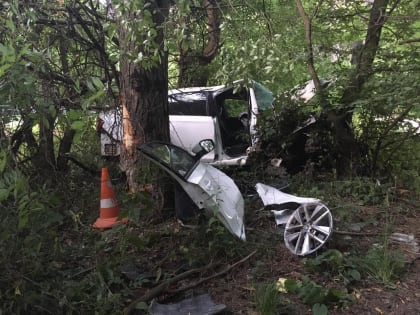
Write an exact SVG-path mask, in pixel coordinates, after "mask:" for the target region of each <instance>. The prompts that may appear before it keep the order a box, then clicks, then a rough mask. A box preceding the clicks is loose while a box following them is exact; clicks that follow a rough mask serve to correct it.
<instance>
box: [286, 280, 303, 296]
mask: <svg viewBox="0 0 420 315" xmlns="http://www.w3.org/2000/svg"><path fill="white" fill-rule="evenodd" d="M300 285H301V284H300V283H299V282H297V281H295V280H293V279H287V280H286V281H285V282H284V287H285V289H286V290H287V292H290V293H296V292H297V290H298V289H299V288H300Z"/></svg>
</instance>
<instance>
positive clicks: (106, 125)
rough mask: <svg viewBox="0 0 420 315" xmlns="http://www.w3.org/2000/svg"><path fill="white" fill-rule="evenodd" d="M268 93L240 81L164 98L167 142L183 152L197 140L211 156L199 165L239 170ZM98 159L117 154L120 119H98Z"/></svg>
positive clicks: (112, 113)
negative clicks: (204, 142) (207, 146)
mask: <svg viewBox="0 0 420 315" xmlns="http://www.w3.org/2000/svg"><path fill="white" fill-rule="evenodd" d="M273 101H274V97H273V93H272V92H271V91H270V90H269V89H267V88H266V87H264V86H263V85H262V84H260V83H258V82H255V81H251V82H249V84H245V82H244V81H243V80H239V81H235V82H233V83H232V84H229V85H219V86H210V87H191V88H180V89H173V90H170V91H169V92H168V110H169V131H170V142H171V143H172V144H174V145H177V146H179V147H181V148H184V149H185V150H187V151H188V152H190V153H192V148H193V147H194V146H195V145H196V144H197V143H198V142H199V141H200V140H202V139H211V140H212V141H213V143H214V150H212V151H211V152H209V153H207V154H205V155H204V156H202V160H203V161H204V162H207V163H211V164H214V165H244V164H246V161H247V157H248V154H249V153H250V152H252V151H254V150H256V149H257V146H258V135H257V131H256V125H257V116H258V114H259V113H260V112H261V111H264V110H266V109H271V108H272V107H273ZM98 120H99V123H98V126H99V127H100V128H99V130H98V131H99V132H100V133H101V154H102V156H117V155H119V154H120V144H121V139H122V132H121V130H122V126H121V113H119V111H117V110H115V109H113V110H109V111H107V112H102V113H100V115H99V119H98Z"/></svg>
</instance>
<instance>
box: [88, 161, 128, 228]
mask: <svg viewBox="0 0 420 315" xmlns="http://www.w3.org/2000/svg"><path fill="white" fill-rule="evenodd" d="M119 215H120V207H119V206H118V203H117V199H116V198H115V193H114V189H113V188H112V185H111V180H110V179H109V174H108V169H107V168H106V167H104V168H102V176H101V208H100V211H99V218H98V219H97V220H96V222H95V223H94V224H93V227H94V228H96V229H108V228H111V227H112V226H113V225H114V224H116V223H125V222H127V220H128V219H127V218H123V219H121V220H118V217H119Z"/></svg>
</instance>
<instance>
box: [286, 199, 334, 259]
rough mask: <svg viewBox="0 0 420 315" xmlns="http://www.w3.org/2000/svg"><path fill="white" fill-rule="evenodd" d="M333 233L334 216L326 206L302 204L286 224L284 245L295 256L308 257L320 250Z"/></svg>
mask: <svg viewBox="0 0 420 315" xmlns="http://www.w3.org/2000/svg"><path fill="white" fill-rule="evenodd" d="M332 231H333V219H332V215H331V212H330V210H329V209H328V208H327V207H326V206H325V205H324V204H322V203H312V204H302V205H301V206H299V208H297V209H296V210H295V211H294V212H293V213H292V215H291V216H290V218H289V220H288V221H287V223H286V226H285V231H284V243H285V244H286V246H287V248H288V249H289V250H290V251H291V252H292V253H293V254H295V255H299V256H306V255H309V254H311V253H314V252H316V251H317V250H318V249H320V248H321V247H322V246H323V245H324V244H325V243H326V241H327V240H328V238H329V237H330V235H331V233H332Z"/></svg>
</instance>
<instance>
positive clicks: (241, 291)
mask: <svg viewBox="0 0 420 315" xmlns="http://www.w3.org/2000/svg"><path fill="white" fill-rule="evenodd" d="M258 211H260V212H258V213H257V214H256V215H255V214H254V215H252V216H249V218H248V219H247V222H246V226H247V242H246V243H245V245H243V248H242V249H241V256H235V257H234V258H232V257H226V259H224V260H223V259H220V257H219V258H218V259H219V261H218V262H219V263H220V262H222V264H221V266H220V268H215V270H212V271H210V272H209V273H207V274H200V275H198V276H197V275H195V276H194V277H195V278H186V279H184V280H182V281H180V282H178V283H176V284H174V285H173V286H171V288H169V291H170V292H175V291H176V290H177V289H179V288H180V287H183V286H185V285H189V284H191V283H194V282H196V281H197V280H203V279H205V278H206V277H207V276H208V275H209V274H210V275H211V274H216V273H217V272H219V271H220V270H223V268H224V267H226V266H229V265H232V264H234V263H235V262H237V261H239V260H240V259H241V258H243V257H245V256H247V254H249V253H251V252H253V251H254V250H256V253H255V254H254V255H252V257H250V258H249V259H247V260H246V261H245V262H243V263H241V264H239V265H237V266H235V267H233V268H232V269H230V270H229V271H228V272H226V273H223V274H221V275H220V276H215V277H214V278H212V279H206V280H205V281H203V282H202V283H201V284H200V285H197V286H194V287H193V288H191V289H190V290H185V291H182V292H181V293H170V292H169V293H168V292H166V294H164V295H161V296H160V297H159V298H158V299H157V301H158V302H159V303H171V302H176V301H179V300H182V298H183V297H184V298H185V297H187V296H191V295H197V294H201V293H209V294H210V296H211V297H212V299H213V301H214V302H215V303H216V304H224V305H226V309H227V311H225V313H224V314H249V315H252V314H258V312H257V311H256V306H255V298H254V296H255V288H256V284H257V283H262V282H274V281H276V280H277V279H278V278H289V279H296V280H298V279H301V278H302V277H303V276H305V275H308V276H310V278H311V279H313V280H314V281H316V283H317V284H320V285H322V286H323V287H328V288H330V287H337V286H340V285H341V286H342V283H340V281H341V280H339V279H337V278H336V277H335V276H333V275H329V274H328V273H323V274H320V273H309V272H308V271H307V269H305V265H304V259H303V258H300V257H297V256H295V255H293V254H291V253H290V252H289V251H288V250H287V248H286V247H285V245H284V243H283V239H282V236H281V235H280V234H279V232H278V230H277V228H276V226H275V224H274V219H273V218H272V217H271V215H270V214H269V211H267V210H258ZM264 211H266V212H264ZM332 212H334V211H332ZM333 216H334V213H333ZM372 218H374V219H375V222H376V223H375V224H366V226H364V228H363V229H362V230H360V231H359V232H349V233H347V232H345V231H344V230H346V228H348V225H344V226H340V222H337V223H335V224H336V226H335V229H338V230H340V231H341V232H337V233H334V234H333V235H332V236H331V239H330V242H329V244H328V245H327V247H328V248H335V249H338V250H339V251H341V252H343V253H344V252H349V251H352V249H355V248H357V250H358V252H359V253H360V254H363V253H364V252H367V250H368V249H369V248H372V246H373V245H374V244H375V243H377V242H378V241H380V240H379V235H380V234H381V233H383V229H384V225H385V220H386V221H387V222H388V221H389V217H388V216H385V215H384V211H383V209H381V208H375V207H364V208H362V211H361V212H360V213H358V217H355V218H354V219H355V220H358V219H361V220H365V221H367V220H368V219H372ZM391 226H392V232H397V233H404V234H413V235H414V237H415V240H416V241H417V243H418V244H419V245H420V209H418V208H416V207H415V206H413V203H411V206H407V211H405V212H401V211H399V212H398V216H395V217H393V218H392V224H391ZM165 229H167V230H166V232H164V233H165V235H167V239H166V241H164V242H161V243H160V248H154V249H153V252H154V253H156V257H153V255H151V253H149V255H148V257H149V262H150V261H157V260H159V259H165V258H162V257H160V256H159V255H160V254H159V253H170V252H171V251H172V252H174V251H178V250H179V248H184V249H185V248H187V247H188V246H189V244H190V242H191V240H189V237H191V235H193V234H191V233H192V232H191V231H189V230H188V229H186V228H183V227H180V226H179V225H178V224H177V223H176V221H175V220H172V221H171V222H166V224H165ZM163 230H164V229H162V231H163ZM390 246H391V247H392V249H393V250H398V251H399V252H401V253H403V256H404V261H405V263H406V265H405V270H406V273H405V275H404V276H402V277H401V279H399V280H398V281H396V282H395V283H393V285H392V286H390V287H385V286H383V285H381V284H379V283H377V282H375V281H373V280H372V279H369V278H366V277H365V278H362V279H361V281H360V282H358V284H357V285H355V286H354V287H352V288H351V291H350V292H348V293H349V294H350V295H351V296H352V297H353V302H351V303H349V304H348V305H346V306H344V307H343V306H340V307H334V306H329V307H328V309H329V314H333V315H344V314H346V315H353V314H354V315H356V314H357V315H361V314H375V315H419V314H420V252H419V250H418V247H417V249H415V248H413V247H412V246H409V245H407V244H406V243H404V242H399V241H391V243H390ZM172 263H173V264H174V265H173V268H176V267H177V266H178V265H177V264H178V263H179V262H176V261H175V260H174V261H173V262H172ZM168 264H169V263H168ZM168 264H167V263H161V264H160V266H162V268H171V267H170V266H169V265H168ZM280 299H281V300H282V304H283V303H284V304H285V307H284V308H282V309H283V311H282V312H280V313H279V314H297V315H302V314H312V311H311V309H310V307H309V306H308V305H305V304H303V303H302V302H301V301H300V300H299V299H298V298H297V296H296V295H294V294H288V293H284V294H280Z"/></svg>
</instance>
